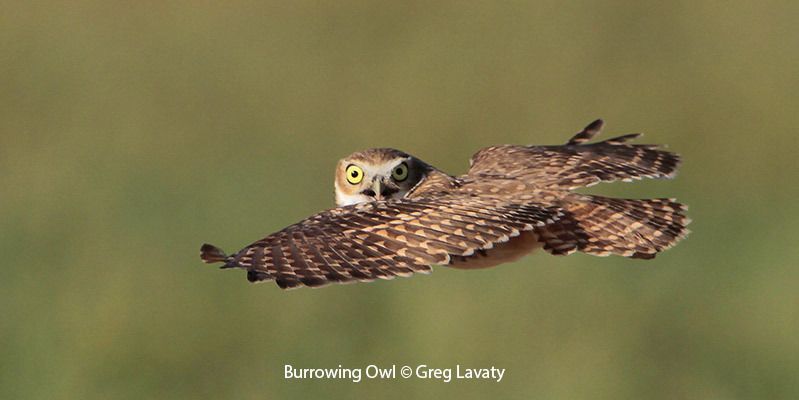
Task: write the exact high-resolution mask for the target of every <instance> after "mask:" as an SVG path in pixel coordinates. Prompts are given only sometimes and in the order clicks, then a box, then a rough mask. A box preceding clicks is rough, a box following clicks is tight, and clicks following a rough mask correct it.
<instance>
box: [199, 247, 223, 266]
mask: <svg viewBox="0 0 799 400" xmlns="http://www.w3.org/2000/svg"><path fill="white" fill-rule="evenodd" d="M200 258H201V259H202V260H203V262H204V263H206V264H213V263H218V262H224V261H227V258H228V257H227V255H226V254H225V252H224V251H222V249H220V248H219V247H216V246H214V245H212V244H208V243H204V244H203V245H202V247H200Z"/></svg>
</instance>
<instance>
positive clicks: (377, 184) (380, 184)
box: [361, 178, 399, 201]
mask: <svg viewBox="0 0 799 400" xmlns="http://www.w3.org/2000/svg"><path fill="white" fill-rule="evenodd" d="M397 191H399V188H397V187H395V186H393V185H391V184H390V183H389V184H386V182H384V181H383V179H381V178H375V179H374V180H372V186H370V187H369V189H366V190H364V191H363V192H361V193H363V194H364V195H367V196H369V197H373V198H374V199H375V200H378V201H379V200H385V199H386V198H388V197H390V196H391V195H392V194H394V193H397Z"/></svg>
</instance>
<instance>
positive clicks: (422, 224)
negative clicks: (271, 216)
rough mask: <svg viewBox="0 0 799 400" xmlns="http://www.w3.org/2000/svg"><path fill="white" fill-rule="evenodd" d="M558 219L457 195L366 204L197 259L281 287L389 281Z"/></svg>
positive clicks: (535, 208) (528, 207)
mask: <svg viewBox="0 0 799 400" xmlns="http://www.w3.org/2000/svg"><path fill="white" fill-rule="evenodd" d="M559 216H560V211H559V210H557V209H554V208H546V207H543V206H540V205H536V204H529V203H528V204H516V203H513V202H512V201H508V200H506V199H501V198H499V197H497V198H493V197H477V196H469V195H462V194H461V195H440V196H426V197H417V198H413V199H409V198H406V199H401V200H393V201H380V202H371V203H363V204H357V205H353V206H348V207H342V208H335V209H331V210H328V211H324V212H322V213H319V214H316V215H314V216H312V217H310V218H308V219H306V220H304V221H301V222H299V223H297V224H294V225H291V226H289V227H287V228H285V229H283V230H282V231H279V232H276V233H274V234H272V235H269V236H267V237H265V238H263V239H261V240H259V241H257V242H255V243H253V244H251V245H249V246H247V247H245V248H244V249H242V250H241V251H239V252H238V253H236V254H234V255H231V256H225V255H224V253H222V252H221V251H220V250H219V249H217V248H215V247H213V246H211V245H204V246H203V248H202V258H203V260H204V261H206V262H224V263H225V265H224V266H223V268H243V269H246V270H247V279H248V280H250V281H251V282H257V281H265V280H274V281H275V282H276V283H277V284H278V286H280V287H281V288H284V289H285V288H293V287H297V286H302V285H304V286H322V285H325V284H328V283H333V282H340V283H343V282H352V281H372V280H375V279H392V278H394V277H395V276H408V275H411V274H412V273H414V272H423V273H427V272H429V271H430V265H431V264H447V263H449V260H450V256H451V255H459V256H469V255H471V254H473V253H474V252H475V251H476V250H479V249H488V248H491V247H492V246H493V245H494V244H495V243H501V242H505V241H507V240H509V239H510V238H511V237H514V236H518V235H519V234H520V232H522V231H529V230H532V229H534V228H536V227H540V226H543V225H545V224H547V223H551V222H553V221H554V220H556V219H557V218H558V217H559Z"/></svg>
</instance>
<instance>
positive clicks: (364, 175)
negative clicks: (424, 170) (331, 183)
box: [335, 157, 420, 207]
mask: <svg viewBox="0 0 799 400" xmlns="http://www.w3.org/2000/svg"><path fill="white" fill-rule="evenodd" d="M411 165H414V164H413V159H412V158H411V157H398V158H394V159H391V160H388V161H384V162H382V163H379V164H374V163H370V162H369V161H368V160H348V159H344V160H342V161H341V162H339V171H340V172H339V173H340V174H341V175H340V176H341V177H342V178H343V179H341V178H337V179H336V181H335V183H336V205H337V206H339V207H342V206H347V205H352V204H358V203H365V202H370V201H380V200H389V199H399V198H402V197H404V196H405V194H406V193H407V192H408V191H409V190H410V189H411V188H412V187H413V186H414V185H415V183H416V182H413V179H416V180H417V181H418V179H419V178H420V176H419V174H418V173H414V172H413V171H412V170H411V167H410V166H411Z"/></svg>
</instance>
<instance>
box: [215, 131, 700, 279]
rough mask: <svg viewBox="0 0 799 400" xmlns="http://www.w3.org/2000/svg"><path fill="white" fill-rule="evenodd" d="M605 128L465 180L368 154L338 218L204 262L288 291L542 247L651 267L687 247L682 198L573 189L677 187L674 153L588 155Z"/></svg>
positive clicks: (485, 157)
mask: <svg viewBox="0 0 799 400" xmlns="http://www.w3.org/2000/svg"><path fill="white" fill-rule="evenodd" d="M601 128H602V122H601V121H600V120H598V121H595V122H594V123H592V124H591V125H589V126H588V127H586V128H585V129H584V130H583V131H581V132H580V133H578V134H577V135H575V136H574V137H573V138H572V139H571V140H570V141H569V142H568V143H567V144H565V145H561V146H495V147H488V148H485V149H482V150H480V151H479V152H477V153H476V154H475V155H474V156H473V157H472V159H471V168H470V169H469V171H468V172H467V173H466V174H465V175H462V176H458V177H453V176H450V175H447V174H445V173H443V172H441V171H439V170H438V169H436V168H435V167H432V166H430V165H429V164H426V163H424V162H423V161H421V160H419V159H417V158H415V157H413V156H410V155H408V154H406V153H403V152H400V151H398V150H393V149H370V150H366V151H363V152H359V153H354V154H353V155H350V156H349V157H347V158H345V159H343V160H341V161H340V162H339V164H338V166H337V168H336V179H335V187H336V201H337V205H338V206H339V207H337V208H333V209H330V210H327V211H323V212H321V213H319V214H316V215H313V216H311V217H309V218H307V219H305V220H303V221H300V222H298V223H296V224H294V225H291V226H289V227H287V228H285V229H283V230H281V231H279V232H276V233H274V234H272V235H269V236H267V237H265V238H263V239H261V240H259V241H257V242H255V243H253V244H251V245H249V246H247V247H245V248H244V249H242V250H241V251H239V252H238V253H236V254H234V255H231V256H227V255H225V254H224V253H223V252H222V251H221V250H219V249H218V248H216V247H214V246H211V245H208V244H205V245H203V246H202V249H201V256H202V259H203V261H205V262H208V263H214V262H223V263H224V265H223V266H222V268H241V269H245V270H247V278H248V280H250V281H251V282H258V281H267V280H274V281H275V282H276V283H277V284H278V285H279V286H280V287H281V288H292V287H298V286H303V285H304V286H312V287H316V286H322V285H325V284H327V283H333V282H339V283H345V282H355V281H372V280H375V279H391V278H394V277H395V276H408V275H411V274H412V273H414V272H422V273H427V272H430V270H431V268H430V266H431V265H433V264H437V265H449V266H452V267H455V268H464V269H470V268H485V267H490V266H494V265H497V264H500V263H504V262H508V261H512V260H515V259H517V258H519V257H521V256H523V255H525V254H528V253H529V252H531V251H533V250H534V249H536V248H539V247H542V248H544V250H546V251H548V252H550V253H551V254H556V255H563V254H570V253H572V252H574V251H582V252H585V253H588V254H593V255H599V256H605V255H610V254H616V255H621V256H626V257H633V258H653V257H654V256H655V255H656V254H657V253H658V252H660V251H662V250H664V249H666V248H668V247H670V246H672V245H674V244H675V243H676V242H677V241H678V240H680V239H681V238H682V237H684V236H685V234H686V233H687V230H686V229H685V226H686V225H687V224H688V223H689V221H688V219H687V218H686V217H685V215H684V211H685V207H684V206H683V205H681V204H679V203H677V202H676V201H674V200H672V199H644V200H632V199H613V198H606V197H600V196H591V195H582V194H577V193H573V192H571V190H572V189H575V188H578V187H583V186H590V185H593V184H596V183H599V182H603V181H615V180H624V181H630V180H634V179H642V178H668V177H672V176H673V175H674V172H675V170H676V167H677V165H678V163H679V157H678V156H677V155H676V154H673V153H669V152H666V151H663V150H658V149H657V147H656V146H652V145H633V144H628V143H627V141H629V140H630V139H632V138H634V137H637V135H625V136H621V137H618V138H615V139H609V140H605V141H602V142H598V143H593V144H586V142H587V141H588V140H590V139H591V138H592V137H593V136H595V135H596V134H598V133H599V131H600V129H601Z"/></svg>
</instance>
